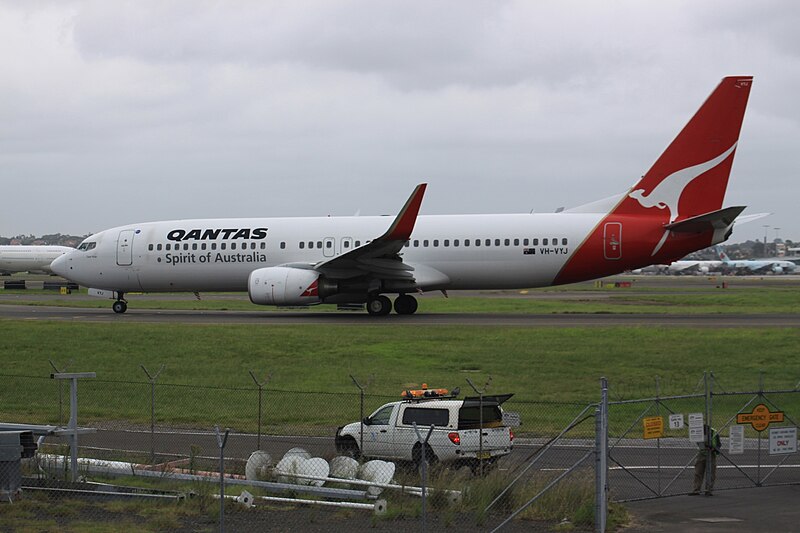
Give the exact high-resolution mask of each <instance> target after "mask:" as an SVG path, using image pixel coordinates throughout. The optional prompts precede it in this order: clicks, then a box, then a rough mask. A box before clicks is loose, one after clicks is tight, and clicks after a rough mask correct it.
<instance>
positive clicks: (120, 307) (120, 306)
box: [111, 300, 128, 313]
mask: <svg viewBox="0 0 800 533" xmlns="http://www.w3.org/2000/svg"><path fill="white" fill-rule="evenodd" d="M111 309H113V310H114V312H115V313H124V312H125V311H127V310H128V304H126V303H125V302H123V301H122V300H117V301H116V302H114V303H113V304H112V306H111Z"/></svg>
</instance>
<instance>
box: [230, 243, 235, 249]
mask: <svg viewBox="0 0 800 533" xmlns="http://www.w3.org/2000/svg"><path fill="white" fill-rule="evenodd" d="M235 249H236V243H235V242H232V243H231V250H235Z"/></svg>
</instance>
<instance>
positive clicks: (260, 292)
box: [247, 267, 336, 305]
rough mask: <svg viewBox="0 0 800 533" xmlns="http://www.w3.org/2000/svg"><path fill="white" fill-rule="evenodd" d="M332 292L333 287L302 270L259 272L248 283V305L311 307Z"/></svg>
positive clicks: (289, 268)
mask: <svg viewBox="0 0 800 533" xmlns="http://www.w3.org/2000/svg"><path fill="white" fill-rule="evenodd" d="M335 292H336V284H335V283H332V282H329V281H327V280H325V279H324V278H323V277H322V276H321V275H320V274H319V272H316V271H315V270H307V269H302V268H293V267H269V268H259V269H258V270H254V271H252V272H251V273H250V277H249V278H248V280H247V293H248V295H249V296H250V301H251V302H253V303H254V304H258V305H313V304H318V303H320V302H322V300H323V299H324V298H325V297H326V296H328V295H330V294H333V293H335Z"/></svg>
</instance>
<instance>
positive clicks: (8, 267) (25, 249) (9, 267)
mask: <svg viewBox="0 0 800 533" xmlns="http://www.w3.org/2000/svg"><path fill="white" fill-rule="evenodd" d="M74 250H75V248H70V247H69V246H26V245H19V246H15V245H2V246H0V274H3V275H4V276H5V275H8V274H13V273H15V272H36V273H38V272H42V273H45V274H50V273H52V271H51V270H50V263H52V262H53V259H55V258H56V257H60V256H62V255H64V254H65V253H67V252H72V251H74Z"/></svg>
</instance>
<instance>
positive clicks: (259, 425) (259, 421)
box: [248, 370, 272, 450]
mask: <svg viewBox="0 0 800 533" xmlns="http://www.w3.org/2000/svg"><path fill="white" fill-rule="evenodd" d="M248 372H250V377H251V378H253V381H254V382H255V383H256V386H257V387H258V444H257V445H256V449H257V450H260V449H261V392H262V391H263V390H264V385H266V384H267V383H269V381H270V380H271V379H272V374H267V376H266V377H265V378H264V382H263V383H261V382H259V381H258V380H257V379H256V375H255V374H253V371H252V370H248Z"/></svg>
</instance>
